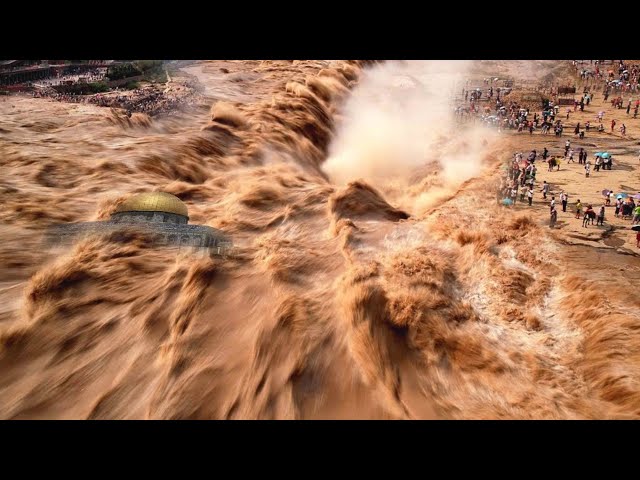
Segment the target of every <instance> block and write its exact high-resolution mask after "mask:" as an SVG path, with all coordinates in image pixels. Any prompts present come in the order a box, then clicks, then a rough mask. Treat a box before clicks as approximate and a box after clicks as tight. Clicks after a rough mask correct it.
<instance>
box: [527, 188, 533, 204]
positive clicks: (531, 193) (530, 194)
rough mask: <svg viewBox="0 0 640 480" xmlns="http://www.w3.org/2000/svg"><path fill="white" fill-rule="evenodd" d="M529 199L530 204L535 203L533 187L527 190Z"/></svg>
mask: <svg viewBox="0 0 640 480" xmlns="http://www.w3.org/2000/svg"><path fill="white" fill-rule="evenodd" d="M527 200H529V206H531V204H532V203H533V188H530V189H529V190H527Z"/></svg>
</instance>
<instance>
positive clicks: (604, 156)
mask: <svg viewBox="0 0 640 480" xmlns="http://www.w3.org/2000/svg"><path fill="white" fill-rule="evenodd" d="M610 156H611V154H610V153H609V152H604V153H603V154H602V158H609V157H610Z"/></svg>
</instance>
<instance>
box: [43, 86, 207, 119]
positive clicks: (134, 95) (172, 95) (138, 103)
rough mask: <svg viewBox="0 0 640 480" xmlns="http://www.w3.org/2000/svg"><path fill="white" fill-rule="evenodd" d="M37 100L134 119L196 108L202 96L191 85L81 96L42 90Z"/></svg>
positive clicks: (48, 89)
mask: <svg viewBox="0 0 640 480" xmlns="http://www.w3.org/2000/svg"><path fill="white" fill-rule="evenodd" d="M33 96H34V97H36V98H50V99H52V100H55V101H58V102H68V103H87V104H93V105H98V106H100V107H110V108H120V109H123V110H125V111H126V112H127V115H129V116H131V114H132V113H134V112H139V113H145V114H147V115H149V116H155V115H158V114H161V113H167V112H170V111H172V110H175V109H176V108H178V107H184V106H190V105H195V104H196V103H197V102H198V95H197V94H196V92H195V91H194V90H193V89H192V88H190V87H189V86H188V85H182V86H177V87H172V88H167V89H164V90H161V89H160V88H159V87H157V86H155V85H150V86H146V87H143V88H137V89H134V90H123V91H119V90H118V89H116V90H115V91H114V92H108V93H96V94H93V95H79V94H73V93H63V92H58V91H57V90H55V89H53V88H44V89H39V90H37V91H35V92H34V93H33Z"/></svg>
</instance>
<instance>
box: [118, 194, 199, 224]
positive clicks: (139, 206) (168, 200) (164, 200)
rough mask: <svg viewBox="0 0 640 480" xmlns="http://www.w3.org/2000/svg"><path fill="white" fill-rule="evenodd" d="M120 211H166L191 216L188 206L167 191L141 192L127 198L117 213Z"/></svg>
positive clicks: (119, 206)
mask: <svg viewBox="0 0 640 480" xmlns="http://www.w3.org/2000/svg"><path fill="white" fill-rule="evenodd" d="M119 212H165V213H175V214H176V215H182V216H184V217H187V218H188V217H189V211H188V210H187V206H186V205H185V204H184V203H182V200H180V199H179V198H178V197H176V196H175V195H171V194H170V193H165V192H148V193H139V194H137V195H134V196H133V197H131V198H129V199H127V200H125V201H124V202H122V203H121V204H120V205H118V208H116V211H115V213H119Z"/></svg>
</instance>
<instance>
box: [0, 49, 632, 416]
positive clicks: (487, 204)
mask: <svg viewBox="0 0 640 480" xmlns="http://www.w3.org/2000/svg"><path fill="white" fill-rule="evenodd" d="M222 67H224V68H222ZM469 68H471V62H387V63H380V64H378V63H369V62H356V61H331V62H328V61H327V62H320V61H300V62H285V61H268V62H251V61H242V62H241V61H238V62H201V63H198V64H196V65H195V66H192V67H189V68H186V69H184V70H183V73H184V75H189V76H195V77H197V78H198V80H199V81H200V82H201V84H202V85H203V88H204V91H205V94H206V97H205V98H207V99H208V100H207V102H208V103H207V104H205V105H201V106H195V107H193V108H190V109H189V110H186V111H183V112H181V113H179V114H176V115H172V116H167V117H164V118H153V119H151V118H149V117H147V116H145V115H143V114H133V115H132V116H131V118H127V117H126V116H122V115H120V114H119V113H118V112H116V111H110V110H109V109H105V108H99V107H97V106H93V105H84V104H65V103H55V102H51V101H48V100H43V99H31V98H25V97H8V98H6V99H4V100H2V101H1V102H0V138H1V140H2V141H1V142H0V165H1V166H2V175H1V176H0V195H1V198H2V208H1V209H0V221H1V222H2V223H1V226H0V228H1V229H2V239H3V241H2V242H0V265H1V266H0V268H1V270H0V272H1V275H0V277H1V278H0V282H1V283H0V418H4V419H27V418H66V419H69V418H82V419H84V418H91V419H119V418H143V419H271V418H275V419H318V418H374V419H416V418H418V419H424V418H427V419H434V418H456V419H464V418H637V417H638V415H640V341H638V339H636V338H635V337H634V335H633V334H634V333H635V332H638V331H639V329H640V318H638V315H637V313H636V312H637V311H638V310H637V303H635V304H634V303H632V302H634V301H635V302H637V299H635V300H630V299H628V298H624V297H622V296H620V297H618V296H616V293H615V292H613V293H612V294H610V295H608V296H607V297H606V298H605V297H604V296H603V295H602V292H601V291H600V290H599V287H597V286H596V285H595V284H593V283H591V282H590V281H588V280H585V279H584V278H581V277H580V276H579V274H578V273H576V272H574V271H572V270H571V268H570V265H569V263H568V262H567V263H565V262H566V260H565V258H564V257H563V255H561V254H560V249H559V245H558V244H557V243H556V242H555V241H553V240H551V239H550V238H548V236H547V233H546V231H545V229H544V227H542V226H539V225H538V224H537V223H536V222H535V221H533V220H531V219H530V218H528V217H525V216H523V215H522V214H517V213H512V212H505V211H504V209H502V208H500V207H499V206H498V205H496V202H495V193H494V191H495V189H494V185H495V182H496V179H497V178H498V175H499V168H498V166H499V165H502V163H503V160H504V159H505V158H509V157H510V156H511V154H512V152H511V151H510V150H508V149H507V146H506V145H505V141H504V140H503V139H501V138H500V137H499V136H498V134H496V133H495V131H493V130H492V131H489V130H484V129H483V128H481V127H468V126H467V127H465V128H464V129H462V127H460V126H458V125H457V124H456V123H455V121H454V117H453V110H452V108H451V106H450V104H449V96H450V94H451V90H452V86H453V85H455V84H456V82H457V81H459V80H460V79H462V78H463V76H464V74H465V73H466V71H467V70H468V69H469ZM211 104H213V105H211ZM146 191H164V192H168V193H171V194H174V195H176V196H178V197H179V198H180V199H181V200H182V201H184V202H185V203H186V204H187V206H188V210H189V216H190V221H191V222H193V223H197V224H201V225H208V226H211V227H214V228H218V229H220V230H223V231H224V232H227V233H228V234H229V235H230V236H231V237H232V238H233V242H234V245H235V252H234V254H233V255H232V256H229V257H227V258H221V257H208V256H202V255H200V256H196V255H191V254H190V253H188V252H176V251H175V250H171V249H162V248H156V247H153V246H151V245H150V244H149V242H148V239H146V238H144V237H143V236H131V237H129V238H125V239H122V238H118V239H114V238H111V239H108V238H106V239H105V238H102V239H100V238H94V239H85V240H82V241H80V242H78V243H77V244H75V246H73V247H71V248H69V249H68V250H66V251H64V252H62V253H59V252H56V253H52V252H51V251H48V250H46V249H44V248H43V246H42V245H43V243H42V235H43V233H44V231H45V230H46V228H48V227H49V226H50V225H53V224H57V223H61V222H80V221H96V220H101V219H106V218H108V217H109V215H110V214H111V213H112V212H114V211H115V209H116V208H117V207H118V205H119V204H120V203H122V202H123V201H125V200H126V199H127V198H129V197H130V196H131V195H133V194H135V193H141V192H146ZM629 332H631V333H629Z"/></svg>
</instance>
